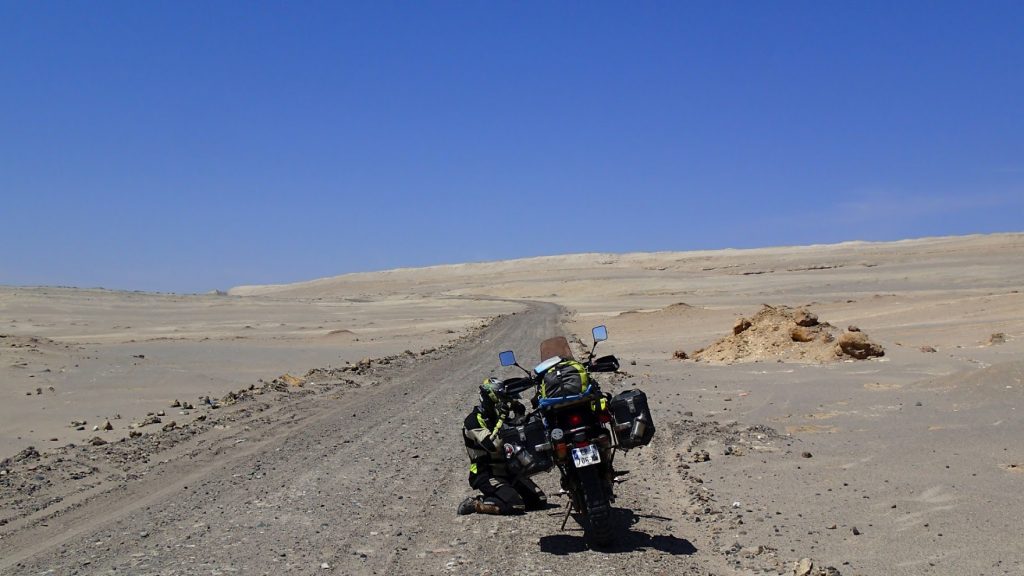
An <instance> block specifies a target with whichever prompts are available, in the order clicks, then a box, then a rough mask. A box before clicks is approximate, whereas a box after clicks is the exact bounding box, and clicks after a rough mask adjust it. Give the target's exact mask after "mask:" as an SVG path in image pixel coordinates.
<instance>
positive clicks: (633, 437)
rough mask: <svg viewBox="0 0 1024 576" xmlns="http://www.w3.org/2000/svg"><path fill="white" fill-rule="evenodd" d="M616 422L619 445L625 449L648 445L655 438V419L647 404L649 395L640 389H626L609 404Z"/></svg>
mask: <svg viewBox="0 0 1024 576" xmlns="http://www.w3.org/2000/svg"><path fill="white" fill-rule="evenodd" d="M608 409H609V410H610V411H611V413H612V419H613V420H614V422H615V436H616V438H617V443H618V447H619V448H622V449H624V450H629V449H630V448H636V447H637V446H647V445H648V444H650V443H651V439H652V438H654V419H653V418H652V417H651V409H650V407H648V406H647V395H646V394H644V393H643V392H642V391H640V390H626V391H625V392H622V393H620V394H618V395H616V396H615V397H614V398H612V401H611V402H610V403H609V404H608Z"/></svg>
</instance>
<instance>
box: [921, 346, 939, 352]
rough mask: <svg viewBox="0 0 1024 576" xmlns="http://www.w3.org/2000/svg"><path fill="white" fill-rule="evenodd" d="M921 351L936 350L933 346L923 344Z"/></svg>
mask: <svg viewBox="0 0 1024 576" xmlns="http://www.w3.org/2000/svg"><path fill="white" fill-rule="evenodd" d="M921 352H936V350H935V348H933V347H931V346H921Z"/></svg>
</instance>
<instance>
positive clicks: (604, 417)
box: [597, 412, 612, 424]
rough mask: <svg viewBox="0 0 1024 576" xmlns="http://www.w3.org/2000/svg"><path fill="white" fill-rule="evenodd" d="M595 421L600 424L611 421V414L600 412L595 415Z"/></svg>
mask: <svg viewBox="0 0 1024 576" xmlns="http://www.w3.org/2000/svg"><path fill="white" fill-rule="evenodd" d="M597 421H598V422H600V423H601V424H607V423H609V422H611V421H612V417H611V414H608V413H607V412H600V413H598V415H597Z"/></svg>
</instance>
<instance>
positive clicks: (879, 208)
mask: <svg viewBox="0 0 1024 576" xmlns="http://www.w3.org/2000/svg"><path fill="white" fill-rule="evenodd" d="M0 215H2V218H0V284H15V285H36V284H47V285H73V286H81V287H96V286H102V287H107V288H124V289H139V290H159V291H181V292H191V291H197V292H201V291H206V290H211V289H214V288H221V289H225V288H228V287H230V286H234V285H239V284H253V283H277V282H291V281H298V280H306V279H312V278H318V277H323V276H332V275H336V274H341V273H345V272H354V271H365V270H379V269H385V268H394V267H403V266H421V265H430V264H442V263H455V262H465V261H482V260H497V259H507V258H517V257H527V256H538V255H549V254H561V253H573V252H597V251H600V252H629V251H656V250H691V249H707V248H727V247H755V246H767V245H791V244H809V243H825V242H838V241H844V240H893V239H901V238H910V237H920V236H935V235H949V234H968V233H987V232H1000V231H1024V3H1022V2H1019V1H1010V2H997V1H984V2H960V3H950V2H941V1H927V2H877V3H873V2H818V1H814V2H754V1H744V2H733V1H724V2H712V1H707V2H682V1H670V2H639V3H634V2H592V1H579V2H560V1H556V2H548V1H544V2H540V1H537V2H492V1H466V2H440V1H428V2H412V1H409V2H396V3H391V2H381V1H367V2H360V3H349V2H335V1H331V2H322V3H320V2H273V3H268V2H228V1H214V2H176V1H175V2H153V1H147V2H137V1H134V0H132V1H126V2H109V1H96V2H81V1H74V2H54V1H44V2H30V1H27V0H24V1H23V0H0Z"/></svg>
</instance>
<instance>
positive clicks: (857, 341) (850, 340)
mask: <svg viewBox="0 0 1024 576" xmlns="http://www.w3.org/2000/svg"><path fill="white" fill-rule="evenodd" d="M836 351H837V352H839V353H842V354H846V355H847V356H851V357H853V358H856V359H858V360H864V359H866V358H871V357H873V356H885V350H883V349H882V347H881V346H880V345H878V344H876V343H874V342H872V341H871V340H870V339H869V338H868V336H867V334H865V333H863V332H843V334H842V335H841V336H839V340H838V341H837V342H836Z"/></svg>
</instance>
